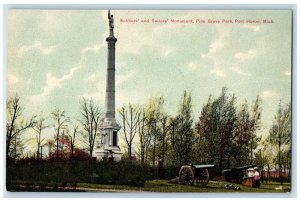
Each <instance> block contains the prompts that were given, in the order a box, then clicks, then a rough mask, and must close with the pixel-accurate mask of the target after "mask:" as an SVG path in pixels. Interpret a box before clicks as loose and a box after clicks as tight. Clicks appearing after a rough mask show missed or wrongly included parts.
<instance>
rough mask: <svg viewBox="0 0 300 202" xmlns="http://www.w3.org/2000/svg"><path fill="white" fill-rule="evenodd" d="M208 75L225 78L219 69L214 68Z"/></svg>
mask: <svg viewBox="0 0 300 202" xmlns="http://www.w3.org/2000/svg"><path fill="white" fill-rule="evenodd" d="M210 73H212V74H215V75H216V76H218V77H225V76H226V75H225V72H224V71H223V70H222V69H220V68H214V69H212V70H210Z"/></svg>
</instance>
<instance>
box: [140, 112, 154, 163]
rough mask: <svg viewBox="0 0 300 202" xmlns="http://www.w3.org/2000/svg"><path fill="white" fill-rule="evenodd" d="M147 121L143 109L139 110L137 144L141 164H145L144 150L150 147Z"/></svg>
mask: <svg viewBox="0 0 300 202" xmlns="http://www.w3.org/2000/svg"><path fill="white" fill-rule="evenodd" d="M147 128H148V120H147V117H146V112H145V109H142V110H141V116H140V122H139V125H138V134H139V144H140V158H141V162H142V163H145V152H146V151H145V150H147V148H148V147H149V145H150V140H151V136H150V134H149V132H148V130H147Z"/></svg>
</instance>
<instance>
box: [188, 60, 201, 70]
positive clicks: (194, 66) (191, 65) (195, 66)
mask: <svg viewBox="0 0 300 202" xmlns="http://www.w3.org/2000/svg"><path fill="white" fill-rule="evenodd" d="M198 68H199V64H198V63H197V62H190V63H188V64H187V69H188V70H190V71H194V70H196V69H198Z"/></svg>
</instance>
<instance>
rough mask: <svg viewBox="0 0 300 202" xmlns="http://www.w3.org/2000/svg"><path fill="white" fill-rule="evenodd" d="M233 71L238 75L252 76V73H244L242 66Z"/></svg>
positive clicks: (235, 67)
mask: <svg viewBox="0 0 300 202" xmlns="http://www.w3.org/2000/svg"><path fill="white" fill-rule="evenodd" d="M231 69H232V70H233V71H234V72H235V73H237V74H240V75H243V76H251V74H250V73H247V72H245V71H243V70H242V69H241V67H240V66H233V67H232V68H231Z"/></svg>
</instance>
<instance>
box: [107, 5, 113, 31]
mask: <svg viewBox="0 0 300 202" xmlns="http://www.w3.org/2000/svg"><path fill="white" fill-rule="evenodd" d="M108 19H109V31H110V36H113V35H114V16H113V15H111V14H110V10H108Z"/></svg>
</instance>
